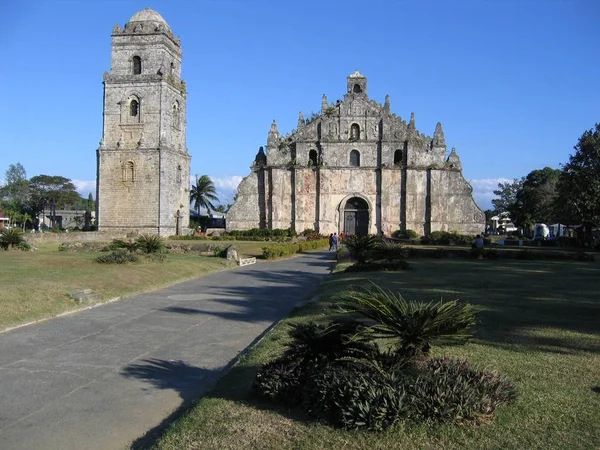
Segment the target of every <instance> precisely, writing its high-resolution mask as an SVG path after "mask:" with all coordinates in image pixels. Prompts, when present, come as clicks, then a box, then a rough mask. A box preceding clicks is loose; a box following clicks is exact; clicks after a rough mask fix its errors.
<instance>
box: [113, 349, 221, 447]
mask: <svg viewBox="0 0 600 450" xmlns="http://www.w3.org/2000/svg"><path fill="white" fill-rule="evenodd" d="M229 367H230V366H227V367H225V368H223V369H221V370H209V369H203V368H201V367H194V366H191V365H189V364H187V363H185V362H184V361H167V360H162V359H154V358H152V359H145V360H142V361H141V362H136V363H134V364H130V365H129V366H127V367H125V369H123V371H122V372H121V375H123V376H124V377H125V378H133V379H137V380H142V381H145V382H148V383H150V384H151V385H153V386H154V387H156V388H158V389H172V390H175V391H177V393H178V394H179V396H180V397H181V399H182V404H181V406H180V407H179V408H177V409H176V410H175V411H174V412H173V413H172V414H170V415H169V416H168V417H166V418H165V419H163V421H162V422H161V423H160V424H158V425H157V426H155V427H154V428H152V429H151V430H150V431H148V432H147V433H146V434H144V435H143V436H141V437H139V438H138V439H136V440H135V441H134V442H133V443H132V444H131V448H133V449H147V448H150V447H151V446H152V444H153V443H154V442H155V441H156V440H157V438H158V437H159V436H160V435H161V434H162V433H163V432H164V431H165V429H166V428H167V427H169V425H171V424H172V423H173V422H174V421H175V420H177V419H178V418H179V417H181V416H182V415H183V414H184V413H185V412H186V411H188V410H189V408H190V407H191V405H192V404H193V403H194V400H196V399H198V398H199V397H200V396H202V395H203V394H205V393H206V392H207V391H208V390H209V389H210V388H211V387H212V386H214V384H215V382H216V381H217V380H218V379H219V378H220V377H221V376H222V375H223V374H224V373H226V371H227V370H228V369H229Z"/></svg>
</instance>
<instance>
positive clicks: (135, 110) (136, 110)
mask: <svg viewBox="0 0 600 450" xmlns="http://www.w3.org/2000/svg"><path fill="white" fill-rule="evenodd" d="M129 115H130V116H131V117H138V116H139V115H140V104H139V103H138V101H137V100H135V99H133V100H131V102H130V103H129Z"/></svg>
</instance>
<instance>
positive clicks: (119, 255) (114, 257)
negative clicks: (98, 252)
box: [96, 249, 139, 264]
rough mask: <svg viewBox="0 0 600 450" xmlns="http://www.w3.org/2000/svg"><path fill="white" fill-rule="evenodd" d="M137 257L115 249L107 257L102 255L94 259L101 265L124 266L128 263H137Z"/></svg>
mask: <svg viewBox="0 0 600 450" xmlns="http://www.w3.org/2000/svg"><path fill="white" fill-rule="evenodd" d="M138 259H139V258H138V256H137V255H136V254H135V253H131V252H128V251H126V250H124V249H117V250H114V251H112V252H110V253H109V254H108V255H102V256H99V257H98V258H96V261H97V262H99V263H102V264H125V263H128V262H137V261H138Z"/></svg>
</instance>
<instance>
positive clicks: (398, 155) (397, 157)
mask: <svg viewBox="0 0 600 450" xmlns="http://www.w3.org/2000/svg"><path fill="white" fill-rule="evenodd" d="M400 164H402V150H396V151H395V152H394V165H395V166H399V165H400Z"/></svg>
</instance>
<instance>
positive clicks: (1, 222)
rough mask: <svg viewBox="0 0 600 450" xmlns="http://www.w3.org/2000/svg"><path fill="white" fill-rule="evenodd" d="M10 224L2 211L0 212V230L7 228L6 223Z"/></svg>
mask: <svg viewBox="0 0 600 450" xmlns="http://www.w3.org/2000/svg"><path fill="white" fill-rule="evenodd" d="M9 222H10V218H9V217H8V216H7V215H6V214H5V213H4V212H2V211H0V230H2V229H3V228H4V227H8V223H9Z"/></svg>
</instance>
